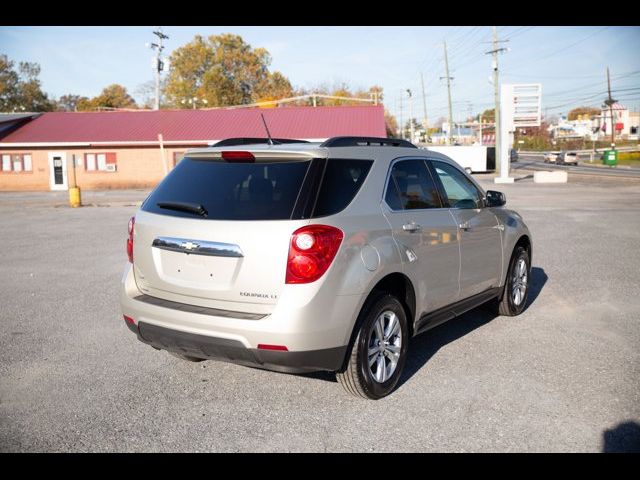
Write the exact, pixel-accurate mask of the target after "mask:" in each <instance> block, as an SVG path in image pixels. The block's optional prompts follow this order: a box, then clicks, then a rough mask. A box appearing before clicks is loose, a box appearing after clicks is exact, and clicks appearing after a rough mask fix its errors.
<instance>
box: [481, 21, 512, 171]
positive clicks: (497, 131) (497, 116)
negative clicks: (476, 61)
mask: <svg viewBox="0 0 640 480" xmlns="http://www.w3.org/2000/svg"><path fill="white" fill-rule="evenodd" d="M502 41H503V42H505V41H508V40H502ZM498 43H500V41H499V40H498V28H497V27H495V26H494V27H493V49H492V50H490V51H488V52H486V53H487V54H489V53H490V54H492V55H493V93H494V97H495V122H494V123H495V127H494V128H495V137H496V142H495V145H496V174H497V175H498V176H500V167H501V163H500V162H501V160H502V158H501V157H502V155H501V154H500V141H501V138H500V137H501V136H502V135H500V82H499V80H498V53H500V52H504V51H506V50H507V49H506V48H498Z"/></svg>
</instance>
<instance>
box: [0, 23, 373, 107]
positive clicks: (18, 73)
mask: <svg viewBox="0 0 640 480" xmlns="http://www.w3.org/2000/svg"><path fill="white" fill-rule="evenodd" d="M271 63H272V58H271V55H270V54H269V52H268V51H267V50H266V49H264V48H253V47H252V46H251V45H249V44H248V43H246V42H245V41H244V40H243V39H242V37H240V36H239V35H234V34H222V35H211V36H208V37H203V36H200V35H196V36H195V38H194V39H193V40H192V41H191V42H189V43H187V44H186V45H183V46H181V47H179V48H177V49H176V50H174V51H173V52H172V54H171V56H170V58H169V65H170V67H169V71H168V74H167V75H166V76H165V77H164V78H163V79H162V82H161V104H160V106H161V108H192V106H191V104H189V103H188V101H189V100H190V99H193V98H197V99H198V104H197V105H198V107H204V106H206V107H227V106H232V105H243V104H251V103H257V102H268V101H273V100H279V99H283V98H289V97H296V96H303V95H307V94H311V93H317V94H324V95H330V96H345V97H357V98H363V99H369V98H372V96H373V95H374V94H375V95H376V96H377V98H378V100H379V101H382V100H383V95H382V88H381V87H378V86H372V87H370V88H368V89H355V88H352V87H350V86H349V85H347V84H345V83H339V84H334V85H328V84H318V85H316V86H314V87H312V88H302V87H298V88H294V87H293V86H292V84H291V82H290V81H289V79H288V78H287V77H286V76H285V75H284V74H283V73H281V72H279V71H277V70H271V69H270V66H271ZM39 74H40V66H39V65H38V64H37V63H30V62H20V63H18V64H16V63H15V62H13V61H11V60H10V59H9V58H8V57H7V56H6V55H2V54H0V111H2V112H20V111H26V112H45V111H95V110H109V109H138V108H151V107H152V106H153V103H154V98H155V84H154V81H153V80H151V81H148V82H145V83H143V84H141V85H140V86H138V88H136V91H135V92H134V93H133V95H135V96H136V97H138V101H136V100H135V99H134V97H133V96H132V94H131V93H130V92H128V91H127V89H126V88H125V87H124V86H122V85H118V84H112V85H108V86H106V87H105V88H104V89H103V90H102V92H100V94H99V95H97V96H95V97H93V98H89V97H85V96H82V95H76V94H73V93H69V94H65V95H62V96H60V97H59V98H57V99H56V98H52V97H51V96H49V95H48V94H47V93H45V92H44V91H43V89H42V85H41V83H40V80H39V78H38V77H39ZM298 103H299V104H307V103H311V100H301V101H300V102H298ZM347 103H349V102H347V101H344V100H337V99H325V98H317V99H316V105H320V106H329V105H339V104H347Z"/></svg>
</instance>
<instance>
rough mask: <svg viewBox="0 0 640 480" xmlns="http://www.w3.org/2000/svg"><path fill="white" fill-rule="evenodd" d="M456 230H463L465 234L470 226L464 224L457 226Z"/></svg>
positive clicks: (466, 223) (467, 223)
mask: <svg viewBox="0 0 640 480" xmlns="http://www.w3.org/2000/svg"><path fill="white" fill-rule="evenodd" d="M458 228H459V229H460V230H464V231H465V232H468V231H469V230H471V225H469V222H464V223H461V224H460V225H458Z"/></svg>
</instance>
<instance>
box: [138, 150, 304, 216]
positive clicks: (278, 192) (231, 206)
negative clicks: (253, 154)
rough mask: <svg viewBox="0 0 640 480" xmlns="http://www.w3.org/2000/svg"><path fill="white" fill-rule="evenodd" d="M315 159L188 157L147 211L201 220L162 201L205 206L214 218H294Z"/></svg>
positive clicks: (157, 191)
mask: <svg viewBox="0 0 640 480" xmlns="http://www.w3.org/2000/svg"><path fill="white" fill-rule="evenodd" d="M310 163H311V161H310V160H307V161H297V162H273V163H268V162H260V163H227V162H220V161H212V160H206V159H195V158H188V157H185V158H184V159H182V160H181V161H180V163H178V164H177V165H176V167H175V168H174V169H173V170H172V172H171V173H170V174H169V175H168V176H167V177H166V178H165V179H164V180H163V181H162V182H161V183H160V185H158V187H157V188H156V189H155V190H154V191H153V192H152V193H151V195H150V196H149V198H148V199H147V200H146V201H145V202H144V204H143V205H142V210H144V211H146V212H151V213H158V214H161V215H173V216H176V217H188V218H199V216H198V215H195V214H193V213H189V212H185V211H181V210H173V209H168V208H160V207H159V206H158V203H159V202H160V203H163V202H164V203H167V202H169V203H170V202H173V203H175V202H179V203H188V204H195V205H201V206H202V207H203V208H204V209H205V210H206V211H207V217H206V218H207V219H209V220H288V219H290V218H291V215H292V212H293V208H294V206H295V203H296V199H297V198H298V194H299V193H300V189H301V188H302V183H303V181H304V178H305V174H306V172H307V169H308V168H309V164H310Z"/></svg>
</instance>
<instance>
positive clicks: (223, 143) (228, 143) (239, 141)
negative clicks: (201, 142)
mask: <svg viewBox="0 0 640 480" xmlns="http://www.w3.org/2000/svg"><path fill="white" fill-rule="evenodd" d="M272 140H273V144H274V145H282V144H283V143H309V142H307V141H306V140H295V139H293V138H273V139H272ZM256 143H266V144H269V143H270V142H269V139H268V138H250V137H241V138H226V139H224V140H220V141H219V142H217V143H214V144H213V145H211V146H212V147H233V146H236V145H253V144H256Z"/></svg>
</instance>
